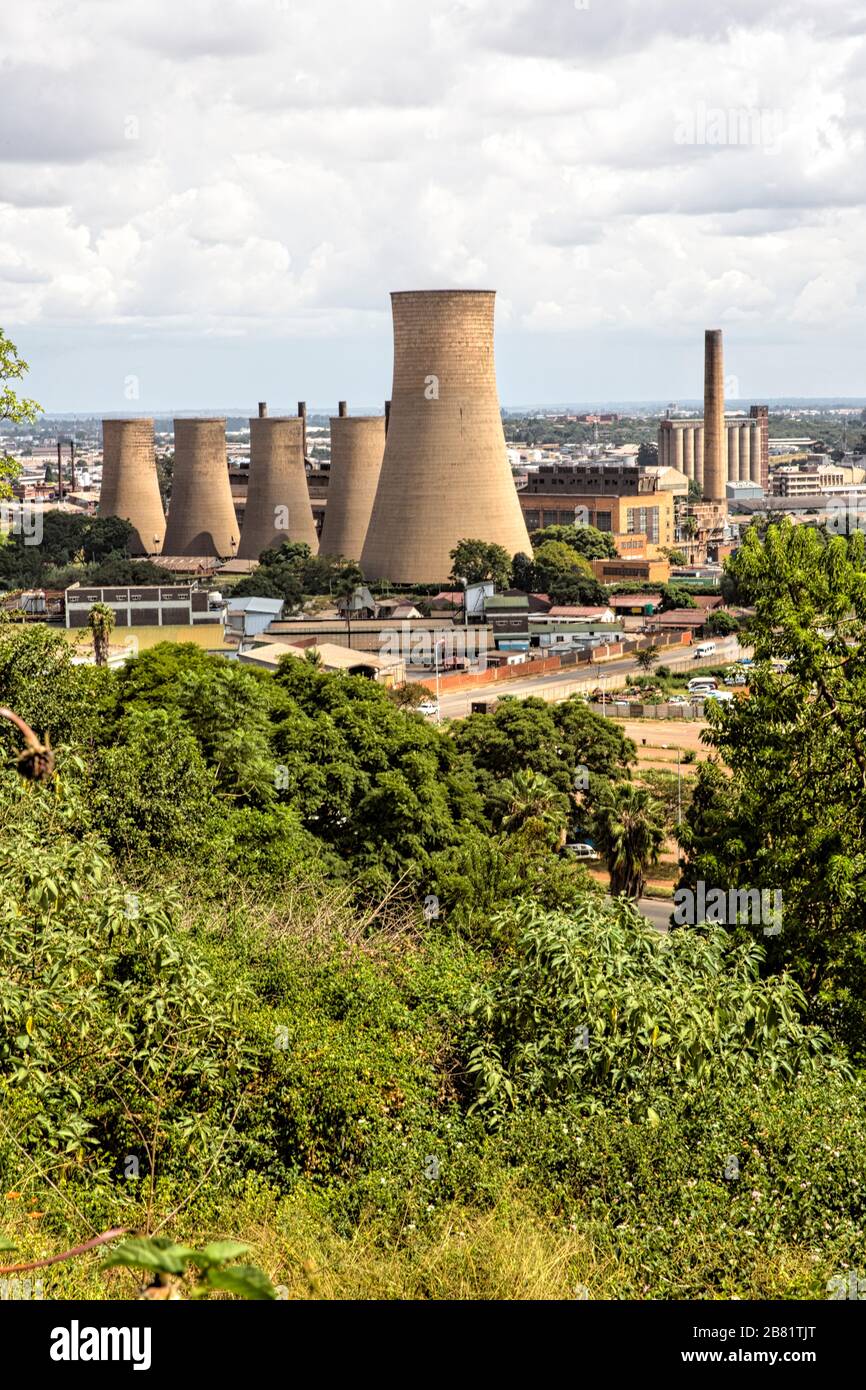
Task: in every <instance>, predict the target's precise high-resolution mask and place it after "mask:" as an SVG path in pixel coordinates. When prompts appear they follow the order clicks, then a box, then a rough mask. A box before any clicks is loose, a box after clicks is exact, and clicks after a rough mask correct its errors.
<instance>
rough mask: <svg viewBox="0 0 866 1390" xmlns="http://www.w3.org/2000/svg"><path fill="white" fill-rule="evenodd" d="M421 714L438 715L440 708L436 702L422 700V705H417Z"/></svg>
mask: <svg viewBox="0 0 866 1390" xmlns="http://www.w3.org/2000/svg"><path fill="white" fill-rule="evenodd" d="M415 708H416V709H417V711H418V713H419V714H438V713H439V706H438V705H437V703H436V701H435V700H422V701H421V703H420V705H416V706H415Z"/></svg>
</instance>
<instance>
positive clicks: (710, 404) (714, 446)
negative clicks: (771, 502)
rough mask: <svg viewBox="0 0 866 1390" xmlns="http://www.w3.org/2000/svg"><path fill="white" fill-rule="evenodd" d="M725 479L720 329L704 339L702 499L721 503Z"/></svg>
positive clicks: (709, 333)
mask: <svg viewBox="0 0 866 1390" xmlns="http://www.w3.org/2000/svg"><path fill="white" fill-rule="evenodd" d="M727 476H728V450H727V439H726V438H725V366H724V353H723V349H722V330H721V329H720V328H708V329H707V330H706V334H705V337H704V498H705V500H706V501H708V502H724V500H725V495H726V494H725V482H726V480H727Z"/></svg>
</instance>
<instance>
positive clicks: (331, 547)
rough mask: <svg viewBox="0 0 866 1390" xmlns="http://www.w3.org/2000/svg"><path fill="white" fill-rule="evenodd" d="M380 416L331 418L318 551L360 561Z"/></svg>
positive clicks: (381, 433)
mask: <svg viewBox="0 0 866 1390" xmlns="http://www.w3.org/2000/svg"><path fill="white" fill-rule="evenodd" d="M384 450H385V420H384V417H383V416H381V415H343V414H341V415H337V416H332V417H331V477H330V482H329V483H328V505H327V507H326V508H325V521H324V525H323V526H322V537H321V540H320V541H319V550H320V551H321V553H322V554H323V555H345V557H346V559H347V560H360V558H361V551H362V550H363V548H364V540H365V539H366V535H367V527H368V526H369V524H370V513H371V512H372V510H373V501H374V498H375V496H376V488H377V486H378V482H379V474H380V472H381V469H382V454H383V453H384Z"/></svg>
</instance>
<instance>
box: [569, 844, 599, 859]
mask: <svg viewBox="0 0 866 1390" xmlns="http://www.w3.org/2000/svg"><path fill="white" fill-rule="evenodd" d="M565 850H566V853H567V854H573V855H574V857H575V859H600V858H601V855H600V854H599V852H598V850H596V849H593V847H592V845H590V844H587V843H585V842H584V843H580V844H568V845H566V846H565Z"/></svg>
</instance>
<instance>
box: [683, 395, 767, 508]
mask: <svg viewBox="0 0 866 1390" xmlns="http://www.w3.org/2000/svg"><path fill="white" fill-rule="evenodd" d="M658 446H659V465H660V466H661V467H663V468H664V467H668V468H677V469H679V471H680V472H681V473H685V475H686V477H687V478H693V479H694V480H695V481H696V482H698V483H700V484H701V486H702V487H703V485H704V422H703V420H689V419H684V420H673V419H671V420H662V421H661V423H660V424H659V432H658ZM723 458H724V460H725V472H726V476H725V481H726V482H728V483H738V482H742V483H745V482H751V483H757V484H758V485H759V486H760V487H762V488H763V489H764V491H765V492H766V490H767V486H768V480H769V471H770V432H769V411H768V407H767V406H765V405H753V406H752V407H751V409H750V411H749V414H748V416H745V415H728V416H726V417H725V443H724V449H723Z"/></svg>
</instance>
